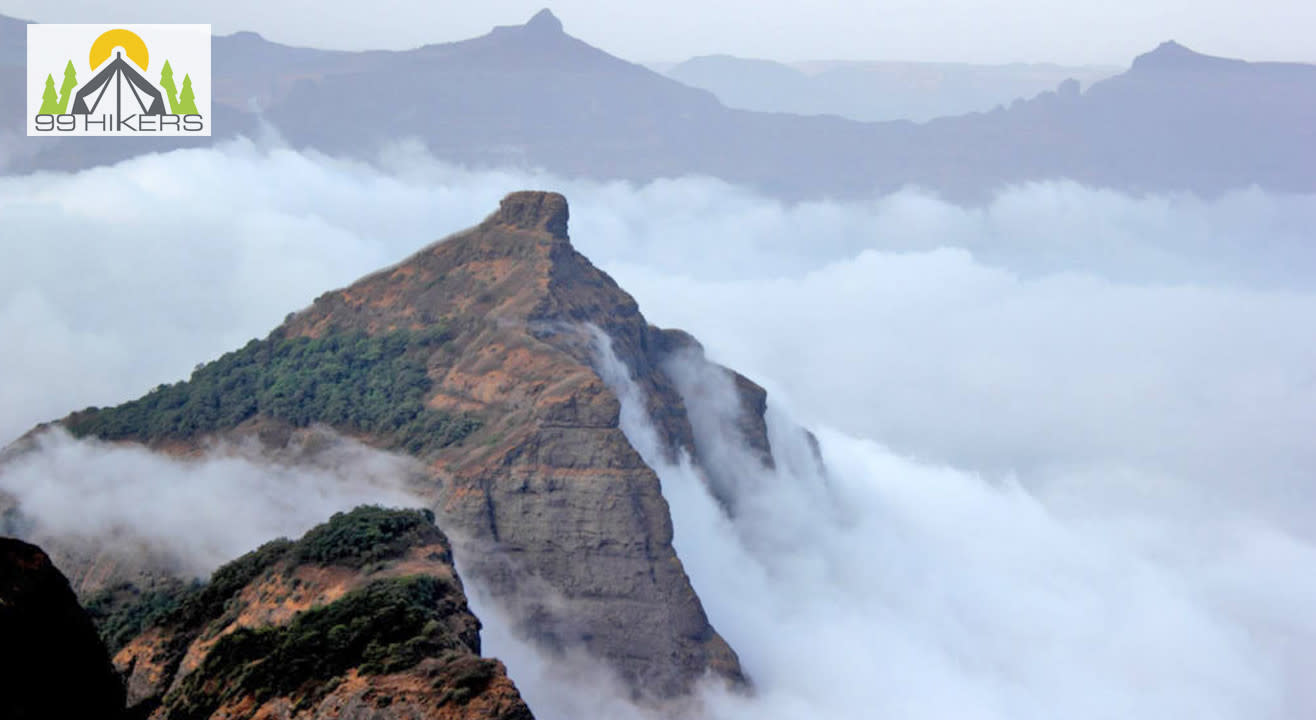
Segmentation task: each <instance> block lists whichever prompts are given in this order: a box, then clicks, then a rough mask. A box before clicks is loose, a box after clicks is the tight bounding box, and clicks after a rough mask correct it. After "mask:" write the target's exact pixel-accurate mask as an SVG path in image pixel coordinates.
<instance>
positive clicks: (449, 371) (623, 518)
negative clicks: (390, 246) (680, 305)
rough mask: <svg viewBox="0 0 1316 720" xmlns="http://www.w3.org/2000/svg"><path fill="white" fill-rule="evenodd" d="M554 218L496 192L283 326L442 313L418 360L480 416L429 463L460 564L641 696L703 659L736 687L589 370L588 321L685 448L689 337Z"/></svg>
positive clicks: (373, 324)
mask: <svg viewBox="0 0 1316 720" xmlns="http://www.w3.org/2000/svg"><path fill="white" fill-rule="evenodd" d="M567 213H568V211H567V205H566V200H565V199H564V198H563V197H562V196H561V195H558V194H556V193H534V192H521V193H514V194H512V195H509V196H508V197H507V198H506V199H504V200H503V202H502V205H501V207H500V208H499V210H498V212H496V213H494V214H493V215H491V216H490V217H489V218H488V219H486V220H485V221H484V222H483V223H481V224H480V225H479V226H477V227H476V228H474V229H472V230H469V231H466V232H463V233H459V234H457V235H454V236H452V237H450V238H448V239H446V240H444V241H442V242H439V243H437V244H435V245H432V246H430V247H428V248H426V249H424V250H422V251H421V252H419V253H417V254H416V255H414V256H412V257H411V258H409V259H408V260H407V261H405V262H403V263H402V264H400V265H398V266H395V267H393V268H390V269H388V270H385V271H383V272H380V273H376V274H374V275H371V276H369V277H367V278H364V279H363V280H361V281H359V282H357V283H355V284H353V285H352V286H350V287H348V288H346V289H344V290H339V291H335V292H332V293H327V294H325V295H323V296H321V297H320V298H319V299H317V300H316V302H315V304H314V305H312V306H311V307H310V308H308V309H307V310H304V311H302V312H300V313H297V314H296V315H294V316H293V317H292V318H290V319H289V321H288V322H287V323H286V324H285V326H284V328H283V331H284V332H287V333H289V334H306V335H316V334H319V333H322V332H324V331H326V330H327V329H329V328H334V329H338V330H341V329H364V330H366V331H369V332H379V331H383V330H388V329H391V328H397V327H407V326H408V325H410V324H414V323H423V322H424V321H425V320H426V319H431V320H435V319H439V318H444V319H446V320H447V321H448V322H449V323H451V325H452V327H453V328H454V330H455V336H454V339H453V340H452V341H451V342H450V343H449V344H448V346H447V347H446V348H445V350H444V351H442V352H441V353H440V354H439V355H438V356H436V357H435V358H433V360H432V361H431V365H430V372H431V376H432V377H434V378H435V380H436V387H437V392H435V393H434V396H433V397H432V398H431V400H430V404H431V406H433V407H437V408H444V409H454V410H455V409H462V410H474V411H475V412H476V414H477V415H478V416H479V417H481V418H484V419H485V420H486V423H487V424H486V426H485V427H484V428H483V429H482V431H481V432H480V433H479V434H478V435H477V436H475V437H472V438H471V439H470V440H469V441H468V442H467V443H465V444H464V446H462V447H456V448H449V449H447V450H444V451H443V452H441V453H439V455H438V456H437V457H436V458H434V459H433V460H432V461H431V465H430V467H431V470H432V473H433V478H434V481H435V491H436V493H437V496H438V499H439V503H438V507H439V510H440V512H441V515H442V517H443V518H444V523H445V527H448V528H450V529H454V530H455V531H458V532H460V533H462V534H463V535H465V536H466V539H467V540H468V551H469V552H470V554H471V559H472V561H473V562H472V563H471V568H470V570H469V571H468V572H470V573H474V574H475V575H476V576H478V577H479V578H480V580H481V582H483V583H485V584H487V585H488V586H489V588H490V589H491V590H492V592H493V593H494V595H495V597H497V598H499V599H501V600H503V601H504V602H506V603H507V604H509V605H510V606H511V607H513V608H514V610H515V612H516V613H517V614H518V615H519V616H520V617H521V618H522V619H523V620H524V622H523V629H524V630H526V631H527V632H529V633H531V634H532V635H533V636H534V637H536V638H537V639H538V640H540V641H541V642H542V644H544V645H545V646H546V647H548V648H560V647H566V646H573V645H584V646H585V647H586V648H588V649H589V650H590V651H591V652H592V653H594V654H596V655H597V656H600V657H602V658H604V659H606V660H608V661H610V662H611V664H612V665H613V666H614V667H615V668H616V669H617V670H618V671H619V672H620V673H621V675H622V677H623V678H624V679H625V680H626V681H628V682H629V683H630V684H631V685H632V687H633V688H634V689H635V690H636V692H637V693H640V694H648V695H653V696H657V697H667V696H673V695H678V694H681V693H683V692H685V691H687V690H688V689H689V687H690V685H691V683H692V682H693V680H694V679H696V678H698V677H699V676H701V675H702V674H703V673H704V672H706V671H710V670H711V671H712V672H714V673H717V674H720V675H722V676H724V677H726V678H728V679H730V680H732V681H733V682H735V683H740V682H743V676H742V674H741V671H740V668H739V662H738V660H737V658H736V656H735V653H734V652H733V651H732V650H731V648H730V647H729V646H728V645H727V644H726V643H725V642H724V641H723V640H722V638H721V637H720V636H718V634H717V633H716V631H715V630H714V629H713V628H712V627H711V625H710V624H709V622H708V619H707V617H706V616H705V614H704V611H703V607H702V605H701V604H700V602H699V599H698V597H697V596H696V595H695V593H694V590H693V588H691V586H690V582H689V580H688V578H687V577H686V575H685V571H684V569H683V567H682V565H681V562H680V560H679V559H678V558H677V556H676V553H675V552H674V550H673V548H672V544H671V543H672V526H671V519H670V516H669V512H668V508H667V503H666V501H665V500H664V498H663V496H662V490H661V486H660V484H659V481H658V477H657V476H656V475H655V474H654V472H653V471H652V470H651V469H650V468H649V467H648V466H646V465H645V464H644V462H643V460H642V459H641V458H640V456H639V454H638V453H637V452H636V451H635V449H634V448H632V447H631V445H630V443H629V442H628V441H627V439H626V437H625V435H624V434H623V433H622V431H621V429H620V428H619V426H618V421H619V410H620V404H619V402H618V399H617V397H616V396H615V394H614V393H613V392H612V390H610V389H609V388H608V386H607V385H606V384H605V383H604V381H603V380H602V379H601V378H600V377H599V375H598V373H597V372H596V371H595V369H594V367H593V363H594V362H595V353H596V350H595V348H594V346H593V338H592V336H591V335H590V333H589V332H588V330H587V329H586V324H592V325H595V326H597V327H599V328H600V329H602V330H603V331H604V332H605V333H607V335H608V336H609V337H611V338H612V342H613V347H614V351H615V352H616V354H617V356H618V357H619V358H621V359H622V360H623V361H624V362H625V363H626V364H627V365H628V366H629V368H630V370H631V373H632V374H633V375H634V376H635V378H636V380H637V382H638V384H639V385H640V386H641V388H642V389H643V390H644V392H645V394H646V396H647V398H648V400H649V411H650V414H651V416H652V417H653V418H654V420H655V422H656V423H657V424H658V426H659V428H660V431H661V433H662V435H663V438H664V439H665V440H666V442H667V445H668V451H669V452H675V451H676V450H678V449H686V450H691V451H695V450H696V448H695V443H694V438H693V433H692V431H691V428H690V424H689V421H688V419H687V417H686V414H685V408H684V404H683V403H682V401H681V398H680V395H679V394H678V393H677V391H676V389H675V388H674V387H673V385H672V383H671V381H670V380H669V379H668V378H667V376H666V375H665V374H664V373H663V371H662V369H661V363H662V361H663V359H664V358H666V357H667V356H668V355H669V354H670V353H672V352H674V351H677V350H684V349H696V350H697V348H698V345H697V344H696V343H695V342H694V340H693V339H692V338H691V337H690V336H688V335H686V334H685V333H680V332H672V331H663V330H659V329H658V328H655V327H653V326H651V325H649V324H648V323H647V322H646V321H645V320H644V318H643V316H642V315H641V314H640V312H639V309H638V307H637V305H636V303H635V301H634V300H633V299H632V298H631V297H630V295H628V294H627V293H626V292H625V291H623V290H622V289H621V288H620V287H618V286H617V284H616V283H615V282H614V281H613V280H612V278H610V277H608V275H607V274H605V273H603V272H602V271H600V270H598V269H597V268H595V267H594V266H593V265H592V264H590V262H589V261H588V260H587V259H586V258H585V257H584V256H582V255H581V254H580V253H578V252H576V250H575V249H574V248H573V247H572V246H571V244H570V242H569V240H568V239H567V235H566V227H565V223H566V218H567ZM738 383H739V386H740V387H741V388H742V389H743V390H744V392H745V397H746V406H747V408H748V409H752V410H753V411H755V412H756V413H757V416H758V417H757V418H755V419H753V420H751V421H749V422H748V424H747V425H746V428H747V429H748V430H750V431H751V432H752V433H753V434H754V435H755V437H754V438H753V439H752V443H753V444H754V445H755V446H756V447H761V448H764V449H766V448H767V439H766V434H765V432H763V428H762V424H761V423H762V420H761V414H762V394H763V393H762V390H761V389H760V388H758V386H756V385H754V384H753V383H751V382H749V381H748V380H745V379H743V378H740V379H739V380H738ZM695 454H697V452H696V453H695Z"/></svg>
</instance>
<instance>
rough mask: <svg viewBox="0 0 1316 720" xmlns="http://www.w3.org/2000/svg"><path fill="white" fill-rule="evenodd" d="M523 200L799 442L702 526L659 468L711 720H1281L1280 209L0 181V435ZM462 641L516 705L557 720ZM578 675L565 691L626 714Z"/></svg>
mask: <svg viewBox="0 0 1316 720" xmlns="http://www.w3.org/2000/svg"><path fill="white" fill-rule="evenodd" d="M401 158H405V159H401ZM526 187H540V188H546V189H555V190H560V191H562V192H564V193H565V194H566V195H567V196H568V199H569V200H570V201H571V211H572V216H573V217H572V221H571V235H572V238H573V242H574V243H575V244H576V246H577V247H578V248H579V249H580V250H581V251H582V252H583V253H585V254H586V255H587V256H589V257H590V258H591V259H592V260H593V261H594V262H595V263H596V264H598V265H600V266H601V267H603V268H604V269H605V270H607V271H608V272H610V273H611V274H612V275H613V276H614V277H615V278H616V279H617V280H618V282H619V283H620V284H621V285H622V286H623V287H624V288H626V289H627V290H628V291H630V292H631V293H632V294H634V295H635V296H636V299H637V300H638V301H639V303H640V307H641V309H642V310H643V311H644V313H645V314H646V316H647V317H648V318H649V319H650V321H652V322H655V323H657V324H661V325H665V326H675V327H681V328H683V329H685V330H688V331H690V332H692V333H693V334H694V335H695V336H696V337H698V338H699V339H700V340H701V341H702V342H703V343H704V344H705V346H706V347H707V349H708V352H709V355H710V357H712V359H714V360H716V361H719V362H722V363H724V364H726V365H728V366H730V367H734V368H735V369H737V370H739V371H741V372H743V373H745V374H746V375H749V376H750V377H752V378H754V379H755V380H758V381H759V382H761V383H763V384H764V385H766V386H767V387H768V388H769V389H770V391H771V392H772V395H771V397H772V400H771V403H772V411H773V417H774V426H775V427H777V429H778V430H780V428H781V427H784V426H785V425H786V424H787V420H786V418H795V419H796V420H798V421H801V422H803V423H804V424H806V425H808V426H809V427H811V428H813V429H815V430H816V431H817V432H818V435H819V438H820V440H821V442H822V448H823V451H824V454H825V457H826V460H827V461H828V465H829V468H830V469H831V475H830V476H829V478H828V482H829V485H828V487H829V488H830V490H829V493H831V494H830V495H828V496H826V497H823V498H819V497H816V496H814V495H812V494H809V493H811V492H812V491H806V490H802V489H801V488H807V487H808V486H809V482H810V480H809V479H808V478H802V477H800V476H798V474H792V473H785V472H783V473H776V474H774V473H764V472H762V471H758V470H754V469H752V468H750V470H751V471H752V472H753V473H756V474H760V475H762V478H763V480H762V483H763V485H762V492H761V493H760V494H759V499H758V501H757V502H754V503H751V504H750V505H749V506H747V509H746V512H745V513H744V514H743V515H741V516H738V518H737V520H736V521H735V522H730V521H728V520H726V519H725V518H722V517H721V516H720V515H719V514H718V513H717V512H716V506H715V505H713V504H712V501H711V499H709V498H708V497H707V495H706V493H704V491H703V489H702V486H701V485H700V484H699V482H698V481H697V479H693V478H692V476H690V474H689V473H688V471H687V470H685V469H682V468H680V467H676V468H661V472H662V475H663V480H664V490H665V493H666V494H667V495H668V500H669V502H670V503H671V505H672V509H673V515H674V522H675V525H676V531H677V533H676V544H677V549H678V552H679V553H680V554H681V556H682V558H683V561H684V562H685V563H686V566H687V569H688V570H689V572H690V574H691V577H692V580H693V581H694V584H695V587H696V590H697V591H698V592H699V593H700V595H701V597H702V598H703V599H704V601H705V604H706V606H707V609H708V611H709V614H710V617H711V619H712V621H713V624H714V625H715V626H716V627H717V628H718V629H719V631H720V632H722V634H723V635H724V636H725V637H727V639H728V640H729V641H730V642H731V643H732V644H733V645H734V646H735V647H736V648H737V650H738V651H739V653H740V654H741V658H742V660H743V662H744V665H745V667H746V668H747V669H748V670H749V672H751V673H752V674H753V675H754V676H755V679H756V682H757V687H758V690H759V694H758V696H757V697H756V698H754V699H750V700H745V699H738V698H734V697H729V696H723V695H720V694H718V693H711V692H710V693H709V694H707V695H705V696H704V698H703V701H704V702H705V704H706V707H707V708H709V709H711V710H712V711H713V716H715V717H727V718H738V717H748V716H750V715H753V716H755V717H765V716H766V717H768V718H777V717H781V718H798V717H809V716H824V717H825V716H831V715H838V714H839V715H840V716H845V715H847V714H851V715H852V714H853V713H854V712H855V710H856V708H860V707H862V708H870V707H871V708H874V714H879V713H877V710H880V711H881V712H880V715H881V716H888V717H897V718H898V717H907V718H924V717H941V716H947V715H950V716H955V717H984V718H995V717H1002V718H1004V717H1009V718H1019V717H1024V718H1029V717H1036V718H1045V717H1056V716H1066V717H1111V716H1128V717H1162V716H1170V715H1192V716H1199V717H1207V718H1243V717H1246V718H1297V717H1304V716H1309V715H1310V714H1311V713H1312V712H1313V711H1314V710H1316V697H1313V695H1312V694H1311V692H1310V691H1309V690H1306V689H1305V688H1306V687H1307V684H1306V677H1305V674H1306V672H1307V670H1306V669H1307V668H1310V667H1311V665H1312V663H1313V662H1316V657H1313V656H1312V653H1311V651H1310V648H1311V647H1313V646H1314V645H1313V644H1312V640H1313V639H1316V622H1313V620H1312V615H1311V613H1310V611H1309V609H1308V608H1310V607H1312V606H1313V603H1316V584H1313V583H1311V582H1308V581H1306V580H1304V579H1303V578H1305V577H1306V576H1307V575H1308V573H1306V572H1305V568H1307V567H1310V565H1311V562H1312V560H1313V559H1316V551H1314V549H1313V548H1314V547H1316V546H1314V545H1313V541H1314V540H1316V537H1313V534H1312V531H1311V530H1310V528H1311V527H1313V524H1312V522H1311V521H1312V519H1313V518H1312V510H1313V508H1316V478H1313V471H1312V468H1314V467H1316V447H1313V445H1312V443H1311V442H1310V439H1309V435H1310V428H1311V427H1313V422H1314V421H1316V374H1314V372H1313V370H1312V368H1316V335H1313V334H1312V333H1311V332H1310V331H1309V330H1307V328H1308V326H1309V325H1310V318H1311V317H1313V313H1314V312H1316V255H1314V254H1313V253H1314V252H1316V251H1313V249H1312V248H1316V238H1313V236H1312V232H1313V231H1312V230H1311V228H1312V227H1316V198H1314V197H1310V196H1273V195H1266V194H1264V193H1260V192H1244V193H1238V194H1234V195H1230V196H1226V197H1224V198H1221V199H1219V200H1215V201H1204V200H1200V199H1196V198H1192V197H1155V196H1153V197H1144V198H1132V197H1126V196H1122V195H1119V194H1116V193H1111V192H1107V191H1093V190H1089V189H1086V188H1082V187H1079V186H1076V185H1073V184H1070V183H1064V182H1059V183H1051V184H1041V185H1034V186H1025V187H1020V188H1016V189H1013V190H1010V191H1008V192H1005V193H1003V194H1002V195H1000V196H999V197H997V198H996V199H995V200H994V201H993V202H992V203H990V204H988V205H986V206H984V207H981V208H961V207H957V206H954V205H950V204H947V203H944V202H941V201H939V200H937V199H936V198H935V197H932V196H929V195H927V194H924V193H921V192H918V191H916V190H907V191H904V192H901V193H898V194H896V195H893V196H888V197H885V198H875V199H873V200H872V201H870V202H867V203H856V204H833V203H810V204H803V205H783V204H780V203H778V202H776V201H772V200H767V199H764V198H762V197H758V196H756V195H754V194H753V193H750V192H748V191H745V190H742V189H739V188H735V187H731V186H728V185H725V184H723V183H720V182H717V181H712V180H707V179H698V178H690V179H680V180H669V181H662V182H656V183H652V184H649V185H646V186H642V187H633V186H628V185H625V184H619V183H615V184H604V185H599V184H592V183H586V182H576V181H564V180H560V179H556V178H552V177H548V176H544V175H533V174H525V173H514V172H471V171H464V170H460V169H456V168H452V167H447V166H443V165H439V164H435V163H432V162H428V161H426V160H424V159H423V158H420V159H418V158H416V157H415V156H414V155H408V154H406V153H398V154H397V155H395V156H394V157H392V158H390V159H387V160H386V161H385V163H384V164H383V167H382V169H380V168H373V167H369V166H365V165H359V164H350V163H344V162H339V161H334V160H328V159H325V158H320V157H317V156H313V155H300V154H296V153H293V152H290V151H287V150H282V149H269V148H263V147H258V146H255V145H251V144H247V143H237V144H233V145H230V146H226V147H225V148H223V149H221V150H205V151H188V152H181V153H173V154H169V155H164V156H152V157H143V158H138V159H135V160H132V161H129V162H126V163H123V164H121V165H118V166H115V167H112V168H104V169H98V170H91V171H86V172H83V173H79V174H76V175H71V176H70V175H56V174H49V175H38V176H30V177H21V178H13V177H6V178H0V217H2V218H3V219H4V222H3V223H0V243H2V244H3V247H4V248H5V250H6V252H7V253H8V254H9V256H8V258H7V262H5V263H3V264H0V336H3V337H5V338H7V339H9V340H10V342H8V343H7V346H8V348H9V350H8V351H7V352H4V353H0V408H3V411H0V437H2V438H3V439H4V440H3V441H7V440H8V439H10V438H13V437H15V436H17V435H18V434H20V433H22V432H24V431H25V430H27V429H28V428H30V427H31V426H32V425H33V424H34V423H36V422H39V421H42V420H48V419H51V418H54V417H59V416H62V415H63V414H65V413H66V412H68V411H69V410H72V409H77V408H80V407H83V406H86V405H89V404H109V403H114V402H119V401H122V400H126V399H129V398H131V397H135V396H137V395H139V394H141V393H142V392H144V391H145V390H147V389H149V388H150V387H152V386H154V385H155V384H157V383H160V382H166V381H172V380H176V379H179V378H181V377H183V376H185V375H186V374H187V372H188V371H189V370H190V369H191V367H192V366H193V365H195V364H196V363H198V362H201V361H204V360H208V359H211V358H213V357H215V356H217V355H218V354H220V353H222V352H224V351H226V350H229V349H233V348H236V347H238V346H240V345H241V344H242V343H243V342H245V341H246V340H247V339H249V338H250V337H253V336H258V335H263V334H264V333H266V332H267V331H268V330H269V329H271V328H273V327H274V326H275V325H276V324H277V323H278V322H279V321H280V319H281V318H282V317H283V316H284V314H285V313H287V312H289V311H291V310H295V309H298V308H300V307H303V306H305V305H306V304H308V303H309V302H310V301H311V299H312V298H313V297H314V296H316V295H317V294H319V293H320V292H322V291H324V290H326V289H329V288H331V287H335V286H341V285H343V284H346V283H347V282H349V281H350V280H352V279H354V278H355V277H357V276H359V275H362V274H364V273H366V272H369V271H372V270H374V269H376V268H378V267H380V266H383V265H387V264H390V263H392V262H396V261H398V260H400V259H402V258H403V257H405V256H406V255H407V254H409V253H410V252H412V251H414V250H416V249H418V248H419V247H420V246H422V245H423V244H425V243H426V242H429V241H431V240H433V239H435V238H437V237H438V236H441V235H444V234H446V233H449V232H452V231H455V230H459V229H461V228H463V227H466V226H469V225H471V224H473V223H474V222H477V221H478V220H479V219H481V218H482V217H483V215H485V214H486V213H487V212H489V211H490V210H491V209H493V208H495V207H496V206H497V201H498V199H499V198H500V197H501V196H502V195H503V194H505V193H506V192H508V191H511V190H517V189H523V188H526ZM622 381H623V379H617V382H622ZM704 381H707V382H714V383H715V382H716V379H712V380H708V379H707V378H705V379H704ZM701 382H702V381H701ZM709 397H710V398H712V397H715V394H711V395H709ZM717 411H718V409H717V408H715V407H714V408H709V412H710V413H712V414H713V415H716V414H717ZM643 426H644V422H643V418H638V419H634V420H633V421H632V425H631V427H630V428H629V429H628V432H631V433H632V441H633V442H636V444H637V445H640V444H642V442H641V441H640V440H637V438H638V437H639V434H640V433H642V432H643ZM783 442H785V441H784V440H783ZM735 455H736V453H735V448H734V447H731V446H729V447H728V449H727V457H728V458H734V457H735ZM730 461H731V460H729V461H728V462H730ZM203 485H204V483H203ZM802 492H804V493H805V497H804V498H801V496H800V493H802ZM701 493H702V494H701ZM832 506H836V507H840V508H843V509H844V512H833V511H831V510H828V509H827V508H829V507H832ZM263 539H266V538H260V539H255V540H254V541H253V543H252V544H253V545H254V544H257V543H258V542H259V541H260V540H263ZM747 588H748V589H752V590H753V591H752V592H750V591H748V590H747ZM472 594H473V596H474V595H478V588H475V589H473V593H472ZM485 610H487V611H488V613H486V614H492V613H496V612H497V610H496V608H485V609H482V613H483V612H485ZM485 620H486V623H488V622H489V621H490V617H485ZM486 633H487V635H490V636H491V638H492V639H491V640H490V641H489V642H488V647H487V648H486V649H487V651H489V652H490V653H491V654H498V655H504V656H506V658H505V659H507V660H508V661H509V664H510V665H511V669H512V675H513V678H514V679H516V680H517V681H518V683H520V684H521V685H522V686H523V688H524V689H525V690H526V694H527V696H528V697H530V699H531V702H532V706H533V707H534V709H535V710H536V712H537V713H538V714H539V716H540V717H544V718H554V717H566V716H569V715H570V714H571V712H578V711H579V708H570V707H564V708H556V707H555V706H553V705H552V702H553V700H552V698H551V697H550V696H549V695H548V693H549V692H550V691H552V688H553V687H554V686H553V685H552V684H551V683H553V682H561V681H562V678H561V677H556V679H552V680H545V681H544V682H543V683H542V684H537V681H536V678H537V677H539V675H538V674H536V672H535V667H536V665H535V663H537V662H539V660H538V659H537V658H536V656H535V653H533V652H532V651H530V650H528V649H527V648H525V647H524V646H523V645H519V644H518V641H517V640H516V639H515V638H511V637H499V634H498V633H497V632H496V631H495V629H494V628H489V629H487V630H486ZM545 677H550V678H551V677H553V676H551V674H550V675H547V676H545ZM590 677H593V676H592V675H586V674H581V675H580V676H579V677H578V678H577V680H578V681H579V682H580V683H581V685H580V686H579V687H578V688H576V690H578V691H579V692H578V693H577V694H576V695H575V697H576V698H577V699H579V698H581V697H584V698H594V699H596V700H597V701H598V702H603V699H602V698H608V700H607V701H608V702H621V703H622V705H625V703H624V702H623V701H622V699H620V698H617V697H615V695H614V694H612V693H610V692H609V690H608V685H607V683H606V682H603V681H600V682H598V683H592V682H591V683H589V684H588V685H586V684H585V679H586V678H590ZM557 692H563V691H562V690H561V689H560V687H559V688H558V690H557ZM536 698H538V699H539V701H538V704H536ZM627 712H635V713H640V712H641V711H639V710H633V709H632V710H627ZM639 716H640V715H636V717H639Z"/></svg>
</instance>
